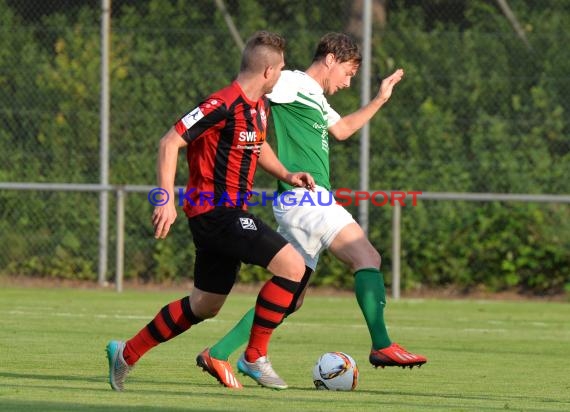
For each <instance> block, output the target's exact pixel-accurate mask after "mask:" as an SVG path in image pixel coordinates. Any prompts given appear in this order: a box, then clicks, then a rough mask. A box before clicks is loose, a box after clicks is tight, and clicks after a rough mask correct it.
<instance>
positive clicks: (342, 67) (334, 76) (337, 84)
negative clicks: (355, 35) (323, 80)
mask: <svg viewBox="0 0 570 412" xmlns="http://www.w3.org/2000/svg"><path fill="white" fill-rule="evenodd" d="M357 71H358V65H356V64H354V63H353V62H343V63H338V62H337V61H335V62H334V64H333V65H332V66H331V70H330V72H329V76H328V79H327V80H328V82H327V87H326V89H325V93H327V94H334V93H336V92H337V91H339V90H340V89H344V88H347V87H350V80H351V79H352V78H353V77H354V76H355V75H356V72H357Z"/></svg>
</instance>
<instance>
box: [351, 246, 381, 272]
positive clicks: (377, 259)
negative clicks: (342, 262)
mask: <svg viewBox="0 0 570 412" xmlns="http://www.w3.org/2000/svg"><path fill="white" fill-rule="evenodd" d="M381 264H382V257H381V256H380V253H379V252H378V251H377V250H376V249H375V248H374V247H373V246H372V245H370V246H369V247H368V248H367V249H365V250H361V252H360V253H359V255H358V256H357V257H356V259H354V261H353V262H352V269H353V270H358V269H360V268H366V267H368V268H378V269H380V265H381Z"/></svg>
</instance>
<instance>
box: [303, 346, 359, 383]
mask: <svg viewBox="0 0 570 412" xmlns="http://www.w3.org/2000/svg"><path fill="white" fill-rule="evenodd" d="M313 383H314V384H315V387H316V388H317V389H327V390H331V391H351V390H353V389H354V388H356V384H357V383H358V366H356V362H355V361H354V359H352V357H351V356H350V355H347V354H346V353H343V352H327V353H324V354H323V355H321V357H320V358H319V359H318V360H317V363H316V364H315V366H314V368H313Z"/></svg>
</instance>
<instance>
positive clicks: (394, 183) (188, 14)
mask: <svg viewBox="0 0 570 412" xmlns="http://www.w3.org/2000/svg"><path fill="white" fill-rule="evenodd" d="M72 3H73V4H72ZM42 4H43V3H42ZM47 4H48V3H46V4H45V5H44V6H43V7H48V6H47ZM50 4H52V6H53V3H50ZM66 4H67V6H66V7H59V8H57V7H56V8H50V7H51V6H50V7H48V8H47V9H45V10H44V9H41V7H40V6H38V7H39V11H38V10H36V13H34V11H33V10H32V9H30V8H22V7H21V6H20V5H19V3H18V2H13V1H8V0H0V21H1V24H0V26H1V27H2V31H3V35H2V36H1V37H0V45H2V47H0V86H1V87H0V119H1V120H0V121H1V122H2V125H3V127H2V128H0V139H1V141H2V143H3V149H4V150H3V151H2V152H1V154H0V156H1V160H2V162H1V164H0V179H2V180H3V181H28V182H29V181H45V182H74V183H95V182H97V180H98V176H99V172H98V164H99V163H98V156H99V149H98V144H99V143H98V140H99V67H100V66H99V65H100V60H99V55H100V50H99V42H100V40H99V36H100V33H99V17H100V10H99V9H98V7H99V2H88V3H87V4H83V5H82V4H78V3H77V2H68V3H66ZM509 4H510V6H511V8H512V9H513V10H515V12H516V14H517V18H518V20H519V22H520V23H521V25H522V27H523V29H524V30H525V34H526V37H527V39H528V41H529V43H530V45H531V49H530V50H529V49H528V48H527V47H526V46H525V44H524V43H523V42H521V40H520V38H519V37H518V35H517V34H516V33H515V32H514V31H513V29H512V27H511V24H510V22H509V21H508V20H507V19H506V18H505V17H504V16H503V14H502V12H501V10H500V8H499V7H498V6H497V4H496V2H491V1H473V2H456V1H454V2H449V1H444V0H433V1H427V2H426V1H417V0H407V1H403V2H385V1H376V2H374V5H375V9H374V10H375V16H376V18H377V19H380V20H382V18H385V19H386V20H385V25H381V24H378V23H375V26H374V33H373V51H372V58H373V62H372V67H373V71H374V74H373V75H374V81H373V82H372V83H373V86H374V87H377V83H376V81H377V80H378V81H379V79H380V78H382V77H384V76H385V75H387V74H388V73H390V72H391V71H393V70H394V69H395V68H397V67H403V68H404V69H405V70H406V77H405V79H404V81H403V82H402V83H401V84H399V85H398V87H397V90H396V91H395V93H394V96H393V98H392V100H391V101H390V102H389V104H388V105H387V106H386V107H385V108H383V109H382V111H381V112H380V113H379V114H378V115H377V116H376V117H375V118H374V119H373V121H372V122H371V138H372V142H371V170H370V182H371V187H372V188H375V189H386V190H388V189H395V190H422V191H457V192H511V193H536V194H539V193H555V194H565V193H569V192H570V184H569V183H568V181H569V179H568V178H567V175H568V164H570V163H569V160H570V158H569V156H570V155H569V152H570V130H569V122H568V120H567V119H568V115H567V113H568V112H569V110H570V98H568V96H569V95H570V81H569V78H568V73H567V67H568V63H569V62H570V49H569V48H568V47H567V41H566V40H567V34H565V28H566V27H568V26H569V23H570V11H569V10H568V9H567V7H566V6H565V5H564V2H563V1H551V2H549V7H543V6H541V5H540V4H536V2H532V1H530V0H529V1H526V0H525V1H523V0H520V1H516V2H515V1H511V2H509ZM113 6H114V7H115V10H114V12H113V23H112V27H113V33H112V62H111V73H112V74H111V75H112V109H111V176H110V177H111V182H112V183H114V184H153V183H154V182H155V161H156V148H157V142H158V139H159V138H160V136H161V135H162V134H163V133H164V132H165V131H166V130H167V129H168V128H169V127H170V125H171V124H172V123H173V122H174V121H175V120H176V119H177V117H178V116H180V115H181V114H183V112H185V111H187V110H190V109H192V108H193V105H194V104H195V103H196V102H197V101H198V100H199V99H200V98H202V97H204V96H206V95H207V94H208V93H209V92H211V91H213V90H215V89H216V88H218V87H221V86H223V85H225V84H226V83H227V82H228V81H229V80H231V76H233V75H234V74H235V72H236V70H237V68H238V64H239V57H240V50H239V49H238V47H236V44H235V42H234V40H233V39H232V36H231V35H230V34H229V32H228V29H227V27H226V25H225V22H224V19H223V16H221V15H220V14H219V13H218V12H217V10H216V9H215V7H213V6H212V7H209V8H192V7H188V4H187V2H184V1H158V0H149V1H144V2H133V1H127V0H124V1H119V0H117V1H114V2H113ZM358 6H359V3H358V2H343V1H339V2H324V1H320V0H319V1H314V2H299V3H296V2H293V3H291V2H289V1H285V0H276V1H274V2H270V3H268V2H261V1H247V2H226V7H227V9H228V11H229V12H230V13H231V15H232V18H233V19H234V21H235V23H236V25H237V27H238V28H239V31H240V33H241V34H242V36H243V37H244V38H245V37H247V36H248V35H249V34H250V33H251V32H253V31H254V30H257V29H262V28H268V29H270V30H274V31H277V32H280V33H282V34H283V35H284V36H285V37H286V38H287V39H288V40H289V44H288V51H287V56H286V57H287V58H286V60H287V63H288V66H289V67H292V68H299V69H304V68H305V67H307V66H308V65H309V63H310V60H311V58H312V54H313V51H314V50H313V49H314V46H315V43H316V41H317V40H318V38H319V37H320V36H321V35H322V34H324V33H325V32H327V31H342V30H348V29H349V28H350V27H352V28H353V30H354V27H355V26H357V25H358V24H355V16H356V15H357V13H356V14H355V12H354V8H358ZM54 7H55V6H54ZM351 10H352V12H351ZM382 16H384V17H382ZM373 93H374V90H373ZM359 96H360V91H359V82H358V81H355V82H354V85H353V88H352V89H351V90H345V91H342V92H340V93H338V94H336V95H334V96H332V97H331V101H332V103H333V105H334V106H335V108H336V109H337V110H338V111H339V112H340V113H349V112H351V111H353V110H354V109H355V108H357V107H358V106H359V105H360V103H359V100H360V98H359ZM358 145H359V139H358V138H357V137H356V138H353V139H351V140H349V141H347V142H342V143H336V142H331V161H332V163H333V167H332V172H333V176H332V178H333V185H334V186H336V187H352V188H356V187H358V170H359V168H358V156H359V151H358ZM185 179H186V165H185V160H184V158H183V156H181V157H180V160H179V173H178V181H177V184H179V185H184V183H185ZM257 182H258V185H259V187H265V188H270V187H273V186H274V184H273V182H272V180H271V178H268V177H267V176H264V175H263V174H260V175H259V176H258V180H257ZM22 199H25V200H24V201H22ZM0 202H1V203H2V208H0V214H2V219H1V221H0V233H2V234H1V235H0V236H1V238H2V239H3V240H2V243H4V244H6V245H7V250H6V253H4V254H3V257H2V258H0V271H2V272H3V273H13V274H14V273H24V274H33V275H49V276H69V277H81V278H93V279H94V278H95V277H96V268H94V267H93V266H94V263H93V262H94V259H95V257H96V249H97V245H96V241H94V240H93V239H96V238H97V235H96V231H97V227H98V224H97V201H96V197H95V195H87V194H83V195H81V194H76V195H63V194H50V193H44V194H28V195H22V194H21V193H20V192H3V193H2V194H0ZM354 212H355V213H356V210H354ZM256 213H258V214H260V215H262V216H263V217H264V218H265V219H267V220H270V221H271V220H272V217H271V212H270V210H269V209H258V210H256ZM150 214H151V207H150V205H149V204H148V201H147V199H146V197H145V196H142V195H134V194H133V195H129V197H128V200H127V250H126V252H127V259H126V270H127V273H126V274H127V276H128V277H131V278H134V277H136V278H143V279H154V280H164V279H174V278H178V277H184V276H187V275H188V274H189V273H191V270H192V256H193V251H192V250H191V248H190V247H189V246H188V245H189V244H190V243H191V242H189V240H188V230H187V227H186V225H185V222H184V218H183V217H182V212H181V215H180V217H179V222H178V225H176V227H175V230H174V232H173V233H172V236H171V238H170V239H168V240H166V241H164V242H157V241H155V240H154V239H153V238H152V236H151V228H150V224H149V216H150ZM569 215H570V212H569V208H568V206H567V205H553V204H525V203H501V202H496V203H469V202H430V201H422V202H420V204H419V205H418V206H417V207H414V208H412V207H408V208H405V209H404V210H403V230H404V234H403V241H404V243H403V254H404V262H403V273H404V280H405V285H404V286H405V287H407V288H413V287H418V286H420V285H427V286H432V287H438V286H442V285H457V286H460V287H463V288H466V289H469V288H472V287H475V286H478V285H485V286H486V287H488V288H490V289H493V290H500V289H512V288H520V289H524V290H530V291H534V292H547V291H550V292H551V291H560V290H563V289H564V288H565V287H566V288H568V287H569V286H568V285H569V284H570V259H569V258H568V256H569V254H568V252H567V251H568V249H569V246H570V227H569V226H570V223H568V222H570V219H569V217H570V216H569ZM390 217H391V211H390V210H389V208H371V218H370V222H371V225H370V236H371V239H372V241H373V243H374V244H375V245H376V246H377V247H378V248H379V249H380V250H381V251H382V254H383V257H384V264H383V266H384V269H385V272H389V271H390V265H391V256H390V249H389V246H390V244H391V239H390V232H391V223H390ZM111 233H113V230H112V228H111ZM111 240H113V239H111ZM30 251H33V252H31V253H30ZM318 271H319V274H318V275H317V276H315V279H314V282H315V284H327V285H335V286H342V287H348V286H350V285H351V282H352V279H351V277H350V276H347V272H346V270H345V269H344V267H343V266H342V265H341V264H340V263H338V262H337V261H335V260H334V259H332V258H331V257H330V256H329V255H327V254H326V253H325V254H324V255H323V257H322V261H321V263H320V266H319V269H318ZM241 276H242V280H244V281H248V280H258V279H260V278H262V277H264V276H266V274H265V272H264V271H262V270H258V269H254V268H251V270H246V271H242V272H241ZM388 278H389V277H387V280H388Z"/></svg>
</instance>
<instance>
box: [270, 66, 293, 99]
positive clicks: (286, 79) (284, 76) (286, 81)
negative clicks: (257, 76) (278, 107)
mask: <svg viewBox="0 0 570 412" xmlns="http://www.w3.org/2000/svg"><path fill="white" fill-rule="evenodd" d="M297 91H298V82H297V81H295V73H293V72H292V71H290V70H283V71H282V72H281V76H279V80H277V84H275V86H273V90H272V91H271V93H269V94H267V95H266V96H267V98H268V99H269V100H270V101H271V102H273V103H291V102H294V101H295V98H296V97H297Z"/></svg>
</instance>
